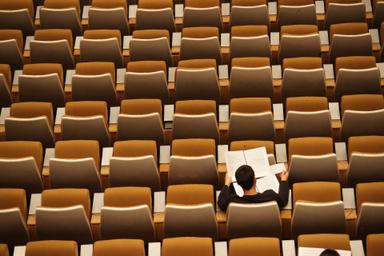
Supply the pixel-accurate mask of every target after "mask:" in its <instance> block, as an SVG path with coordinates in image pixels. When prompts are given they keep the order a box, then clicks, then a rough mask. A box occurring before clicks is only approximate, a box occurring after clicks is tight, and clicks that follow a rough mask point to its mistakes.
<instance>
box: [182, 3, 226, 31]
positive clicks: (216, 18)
mask: <svg viewBox="0 0 384 256" xmlns="http://www.w3.org/2000/svg"><path fill="white" fill-rule="evenodd" d="M183 26H184V27H217V28H219V29H220V30H221V29H222V27H223V22H222V19H221V12H220V7H219V6H212V7H207V8H195V7H188V6H187V7H185V8H184V18H183Z"/></svg>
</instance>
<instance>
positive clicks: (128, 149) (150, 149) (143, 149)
mask: <svg viewBox="0 0 384 256" xmlns="http://www.w3.org/2000/svg"><path fill="white" fill-rule="evenodd" d="M147 155H152V156H153V158H154V159H155V161H156V162H157V147H156V141H153V140H126V141H116V142H115V144H114V146H113V156H117V157H139V156H147Z"/></svg>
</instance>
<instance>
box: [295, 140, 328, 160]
mask: <svg viewBox="0 0 384 256" xmlns="http://www.w3.org/2000/svg"><path fill="white" fill-rule="evenodd" d="M331 153H333V140H332V138H331V137H301V138H300V137H298V138H291V139H289V140H288V158H289V159H291V157H292V155H304V156H316V155H325V154H331Z"/></svg>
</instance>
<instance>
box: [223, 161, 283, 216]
mask: <svg viewBox="0 0 384 256" xmlns="http://www.w3.org/2000/svg"><path fill="white" fill-rule="evenodd" d="M235 176H236V181H237V184H239V185H240V187H241V188H242V189H243V190H244V196H243V197H240V196H238V195H236V192H235V189H234V187H233V184H232V178H231V177H229V176H228V174H227V175H226V176H225V185H224V186H223V188H222V190H221V192H220V195H219V201H218V205H219V207H220V209H221V210H222V211H226V210H227V207H228V205H229V203H231V202H234V203H262V202H268V201H276V202H277V204H278V205H279V207H280V208H282V207H284V206H285V205H286V204H287V202H288V196H289V184H288V181H287V180H288V172H287V171H283V172H282V173H281V174H280V178H281V182H280V187H279V193H278V194H277V193H276V192H275V191H273V190H272V189H269V190H266V191H264V192H263V193H258V192H257V189H256V179H255V173H254V172H253V169H252V167H250V166H248V165H242V166H240V167H239V168H238V169H237V170H236V173H235Z"/></svg>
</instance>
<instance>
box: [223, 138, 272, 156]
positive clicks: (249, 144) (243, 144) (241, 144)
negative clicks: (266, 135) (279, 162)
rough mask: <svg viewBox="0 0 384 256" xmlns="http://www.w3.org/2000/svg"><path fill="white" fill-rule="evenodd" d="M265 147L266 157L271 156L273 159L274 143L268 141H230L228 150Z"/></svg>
mask: <svg viewBox="0 0 384 256" xmlns="http://www.w3.org/2000/svg"><path fill="white" fill-rule="evenodd" d="M260 147H265V148H266V150H267V154H268V155H272V156H273V158H275V143H274V142H273V141H269V140H239V141H232V142H231V144H230V146H229V150H230V151H235V150H247V149H252V148H260Z"/></svg>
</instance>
